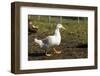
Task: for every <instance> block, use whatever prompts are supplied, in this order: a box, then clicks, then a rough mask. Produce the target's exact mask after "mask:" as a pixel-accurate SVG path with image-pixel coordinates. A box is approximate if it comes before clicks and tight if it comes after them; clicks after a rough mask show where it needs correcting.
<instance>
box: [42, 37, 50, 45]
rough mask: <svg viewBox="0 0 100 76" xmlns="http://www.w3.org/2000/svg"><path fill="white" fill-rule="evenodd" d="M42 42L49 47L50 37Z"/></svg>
mask: <svg viewBox="0 0 100 76" xmlns="http://www.w3.org/2000/svg"><path fill="white" fill-rule="evenodd" d="M42 42H43V43H44V44H46V45H48V44H49V40H48V37H46V38H44V39H42Z"/></svg>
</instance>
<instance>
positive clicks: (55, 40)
mask: <svg viewBox="0 0 100 76" xmlns="http://www.w3.org/2000/svg"><path fill="white" fill-rule="evenodd" d="M60 28H63V29H65V28H64V27H63V26H62V24H57V26H56V29H55V32H54V34H53V35H50V36H47V37H46V38H44V39H41V40H39V39H37V38H35V39H34V41H35V42H36V43H37V44H38V45H39V46H40V47H41V48H49V47H51V46H58V45H60V43H61V34H60ZM47 56H48V55H47Z"/></svg>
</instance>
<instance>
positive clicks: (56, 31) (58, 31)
mask: <svg viewBox="0 0 100 76" xmlns="http://www.w3.org/2000/svg"><path fill="white" fill-rule="evenodd" d="M55 35H56V36H58V37H61V36H60V29H59V28H56V30H55Z"/></svg>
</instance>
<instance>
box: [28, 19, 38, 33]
mask: <svg viewBox="0 0 100 76" xmlns="http://www.w3.org/2000/svg"><path fill="white" fill-rule="evenodd" d="M37 31H38V27H36V26H34V25H33V24H32V21H31V20H28V32H29V33H37Z"/></svg>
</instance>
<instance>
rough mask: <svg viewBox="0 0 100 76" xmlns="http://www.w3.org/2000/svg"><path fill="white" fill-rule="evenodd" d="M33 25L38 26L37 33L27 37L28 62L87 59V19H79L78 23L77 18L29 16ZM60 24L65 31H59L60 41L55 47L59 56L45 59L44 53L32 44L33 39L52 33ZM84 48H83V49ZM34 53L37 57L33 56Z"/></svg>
mask: <svg viewBox="0 0 100 76" xmlns="http://www.w3.org/2000/svg"><path fill="white" fill-rule="evenodd" d="M29 19H31V20H32V22H33V24H34V25H36V26H38V27H39V29H38V32H37V33H35V34H34V33H32V34H30V35H29V37H28V43H29V44H28V53H29V60H47V59H74V58H86V57H87V38H88V37H87V31H88V30H87V29H88V27H87V25H88V24H87V21H88V19H87V18H86V17H85V18H82V17H80V20H79V23H78V19H77V17H62V21H60V17H56V16H51V17H50V20H49V18H48V16H40V19H39V17H38V16H32V15H30V16H29ZM58 23H61V24H62V25H63V26H64V27H65V28H66V30H65V31H62V30H61V37H62V41H61V44H60V46H58V47H56V48H57V49H58V50H61V51H62V54H60V55H54V56H51V57H46V56H45V55H44V51H43V50H42V49H41V48H40V47H39V46H37V45H35V43H34V38H35V37H36V38H38V39H43V38H45V37H46V36H48V35H52V34H53V33H54V30H55V27H56V25H57V24H58ZM84 46H85V47H84ZM34 53H36V54H37V55H35V54H34Z"/></svg>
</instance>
